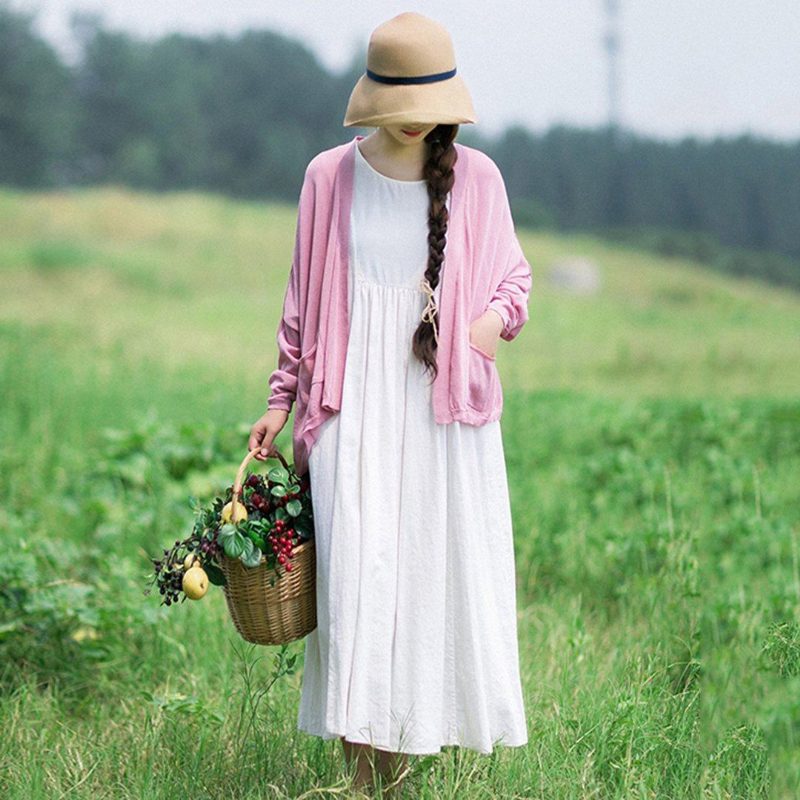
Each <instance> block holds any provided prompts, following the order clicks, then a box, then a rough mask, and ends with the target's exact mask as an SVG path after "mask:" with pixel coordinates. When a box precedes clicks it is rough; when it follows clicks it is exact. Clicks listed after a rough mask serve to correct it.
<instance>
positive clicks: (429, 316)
mask: <svg viewBox="0 0 800 800" xmlns="http://www.w3.org/2000/svg"><path fill="white" fill-rule="evenodd" d="M419 288H420V289H422V291H423V292H425V294H427V295H428V302H427V303H426V304H425V309H424V310H423V312H422V320H423V322H430V324H431V326H432V327H433V338H434V340H435V341H436V346H437V347H438V346H439V332H438V331H437V330H436V319H435V316H434V315H435V314H436V302H435V301H434V299H433V289H431V285H430V283H429V281H428V279H427V278H423V279H422V280H421V281H420V282H419Z"/></svg>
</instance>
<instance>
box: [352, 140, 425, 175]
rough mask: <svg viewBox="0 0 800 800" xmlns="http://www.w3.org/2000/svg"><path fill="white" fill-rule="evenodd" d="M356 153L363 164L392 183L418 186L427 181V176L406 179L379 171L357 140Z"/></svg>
mask: <svg viewBox="0 0 800 800" xmlns="http://www.w3.org/2000/svg"><path fill="white" fill-rule="evenodd" d="M356 155H357V156H358V159H359V160H360V161H361V163H362V164H364V165H366V167H367V169H368V170H369V171H370V172H372V173H373V174H374V175H377V176H378V177H379V178H382V179H383V180H385V181H390V182H391V183H401V184H404V185H406V186H418V185H419V184H423V183H427V181H426V180H425V178H421V179H420V180H418V181H404V180H401V179H400V178H390V177H389V176H388V175H384V174H383V173H382V172H378V170H376V169H375V167H373V166H372V164H370V163H369V161H367V157H366V156H365V155H364V154H363V153H362V152H361V148H360V147H359V146H358V142H356Z"/></svg>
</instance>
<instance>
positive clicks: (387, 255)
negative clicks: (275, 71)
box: [249, 12, 531, 784]
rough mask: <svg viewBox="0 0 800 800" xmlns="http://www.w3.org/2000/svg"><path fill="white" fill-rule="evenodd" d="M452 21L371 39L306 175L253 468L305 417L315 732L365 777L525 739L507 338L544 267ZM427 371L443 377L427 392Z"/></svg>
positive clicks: (310, 705)
mask: <svg viewBox="0 0 800 800" xmlns="http://www.w3.org/2000/svg"><path fill="white" fill-rule="evenodd" d="M474 121H475V113H474V110H473V108H472V104H471V100H470V96H469V93H468V92H467V89H466V86H465V85H464V83H463V81H462V80H461V78H460V77H459V76H457V75H456V69H455V57H454V51H453V45H452V41H451V39H450V36H449V34H448V32H447V31H446V29H445V28H443V27H442V26H441V25H440V24H439V23H437V22H434V21H433V20H431V19H429V18H427V17H425V16H423V15H421V14H417V13H412V12H407V13H403V14H400V15H398V16H396V17H394V18H392V19H391V20H389V21H388V22H385V23H383V24H382V25H380V26H379V27H378V28H376V29H375V31H373V33H372V36H371V38H370V43H369V50H368V57H367V70H366V73H365V74H364V75H363V76H362V77H361V78H360V79H359V81H358V83H357V84H356V86H355V88H354V89H353V92H352V94H351V96H350V100H349V103H348V107H347V112H346V115H345V120H344V125H345V126H354V125H358V126H371V127H375V128H376V131H375V132H374V133H372V134H370V135H369V136H367V137H364V136H355V137H354V138H353V140H352V141H351V142H348V143H347V144H344V145H339V146H337V147H334V148H331V149H330V150H326V151H324V152H322V153H320V154H318V155H317V156H315V158H314V159H312V161H311V162H310V164H309V166H308V168H307V170H306V176H305V179H304V183H303V189H302V190H301V197H300V206H299V211H298V226H297V237H296V242H295V252H294V258H293V262H292V269H291V272H290V279H289V283H288V285H287V290H286V295H285V297H284V305H283V317H282V320H281V324H280V326H279V330H278V334H277V343H278V348H279V350H278V368H277V369H276V370H275V371H274V372H273V373H272V375H271V376H270V379H269V383H270V387H271V394H270V397H269V399H268V410H267V412H266V414H264V416H263V417H262V418H261V419H260V420H258V422H256V423H255V425H254V426H253V428H252V431H251V436H250V442H249V447H250V449H253V448H255V447H258V446H259V445H261V446H262V450H261V453H260V455H258V456H256V457H257V458H260V459H262V460H263V459H264V458H266V457H268V455H269V454H271V453H272V452H273V441H274V439H275V436H276V435H277V434H278V433H279V432H280V430H281V429H282V428H283V426H284V425H285V423H286V420H287V418H288V415H289V412H290V410H291V408H292V406H293V404H294V405H295V409H296V414H295V422H294V431H293V445H294V461H295V468H296V469H297V470H298V473H299V474H304V472H305V471H306V469H307V470H308V472H309V475H310V480H311V494H312V499H313V506H314V519H315V535H316V552H317V618H318V625H317V628H316V629H315V630H314V631H313V632H312V633H311V634H310V635H309V636H308V637H307V639H306V646H305V661H304V672H303V690H302V697H301V701H300V709H299V714H298V727H299V728H300V729H301V730H304V731H306V732H308V733H310V734H313V735H317V736H320V737H322V738H325V739H331V738H334V737H338V738H340V739H341V741H342V745H343V748H344V751H345V757H346V759H347V761H348V763H352V762H353V761H356V767H357V775H358V780H359V782H360V783H361V784H366V783H368V782H369V781H370V767H371V765H372V764H375V763H376V762H377V768H378V770H379V771H380V772H381V774H382V775H383V776H384V777H385V778H387V777H388V778H391V777H392V776H396V775H397V773H398V772H399V771H400V769H401V768H403V767H404V766H405V763H406V756H407V755H408V754H421V753H436V752H439V751H440V749H441V747H442V746H446V745H459V746H463V747H469V748H471V749H474V750H477V751H479V752H482V753H488V752H491V751H492V745H493V744H496V743H502V744H506V745H509V746H519V745H523V744H525V743H526V742H527V727H526V720H525V713H524V707H523V697H522V689H521V682H520V674H519V662H518V646H517V629H516V595H515V580H514V554H513V539H512V524H511V513H510V506H509V495H508V486H507V478H506V471H505V460H504V452H503V441H502V437H501V431H500V423H499V418H500V414H501V410H502V389H501V386H500V379H499V374H498V372H497V367H496V362H495V354H496V349H497V345H498V341H499V339H501V338H502V339H505V340H507V341H510V340H512V339H513V338H515V337H516V336H517V334H518V333H519V331H520V329H521V328H522V327H523V325H524V324H525V322H526V321H527V318H528V314H527V302H528V295H529V292H530V288H531V270H530V266H529V264H528V262H527V261H526V260H525V257H524V255H523V253H522V250H521V248H520V246H519V242H518V240H517V237H516V234H515V232H514V227H513V221H512V219H511V214H510V209H509V205H508V198H507V196H506V192H505V186H504V183H503V180H502V177H501V176H500V173H499V170H498V169H497V167H496V165H495V164H494V162H493V161H492V160H491V159H490V158H489V157H488V156H486V155H485V154H484V153H482V152H480V151H479V150H477V149H474V148H469V147H465V146H463V145H460V144H456V143H455V142H454V139H455V137H456V134H457V131H458V125H459V124H460V123H462V122H474ZM429 376H432V378H433V379H432V380H430V379H429Z"/></svg>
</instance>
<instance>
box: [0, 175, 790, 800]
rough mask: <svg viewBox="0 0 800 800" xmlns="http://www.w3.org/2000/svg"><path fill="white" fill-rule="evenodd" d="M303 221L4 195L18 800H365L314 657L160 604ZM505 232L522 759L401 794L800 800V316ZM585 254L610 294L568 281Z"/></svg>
mask: <svg viewBox="0 0 800 800" xmlns="http://www.w3.org/2000/svg"><path fill="white" fill-rule="evenodd" d="M294 224H295V209H294V208H293V207H291V206H278V205H265V204H261V203H240V202H232V201H229V200H226V199H223V198H218V197H214V196H208V195H202V194H187V193H178V194H166V195H160V196H156V195H151V194H140V193H135V192H130V191H127V190H123V189H116V188H107V189H98V190H84V191H77V192H67V193H52V192H49V193H25V192H15V191H8V190H5V191H2V192H0V381H1V382H2V387H3V404H2V412H1V413H0V426H2V447H0V489H2V497H3V498H4V502H3V503H2V504H1V505H0V544H1V545H2V550H3V555H2V557H1V558H0V726H1V727H0V730H2V732H3V735H2V737H0V796H1V797H3V798H4V800H37V799H38V798H47V799H48V800H51V798H70V799H71V798H92V800H105V799H106V798H109V799H111V798H115V799H116V798H136V799H137V800H140V799H142V798H144V799H145V800H151V798H152V800H156V799H159V800H160V798H165V799H166V798H170V799H171V798H175V797H184V796H188V797H191V798H192V800H202V799H203V798H209V799H211V798H257V797H258V798H297V797H308V798H310V797H339V796H346V795H347V791H346V785H347V782H346V778H345V775H344V771H343V758H342V753H341V747H340V745H339V744H338V743H337V742H325V743H323V742H322V741H321V740H318V739H315V738H313V737H310V736H307V735H306V734H304V733H301V732H299V731H297V730H296V727H295V719H296V711H297V703H298V699H299V693H300V686H301V678H302V656H301V654H302V642H295V643H293V644H292V645H290V647H289V652H290V653H296V654H298V660H297V664H296V668H295V669H294V670H293V671H291V670H290V671H288V672H285V663H284V662H282V661H281V660H280V659H279V655H280V653H279V648H263V647H257V646H253V645H248V644H247V643H245V642H244V641H243V640H242V639H241V638H239V636H238V634H237V633H236V631H235V629H234V628H233V625H232V623H231V621H230V619H229V617H228V615H227V609H226V607H225V602H224V598H223V596H222V592H221V591H220V590H219V589H217V588H216V587H212V589H211V590H210V592H209V595H208V596H207V597H206V598H204V599H203V601H201V602H199V603H186V604H183V605H181V607H180V608H177V609H175V608H166V607H160V606H159V602H158V595H157V594H156V595H149V596H144V594H143V589H144V586H145V578H146V576H147V574H148V572H149V569H150V564H149V561H148V556H149V555H154V556H155V555H157V554H159V552H160V549H161V548H163V547H164V546H167V545H169V544H170V543H171V542H172V541H174V540H175V539H177V538H184V537H185V536H186V535H188V533H189V531H190V527H191V523H192V520H193V516H192V511H191V508H190V506H189V497H190V496H194V497H199V498H201V499H205V498H208V497H210V496H213V495H214V494H216V493H217V492H219V491H221V490H222V489H223V487H224V486H225V485H229V484H230V483H231V482H232V480H233V477H234V474H235V472H236V467H237V465H238V463H239V462H240V461H241V459H242V457H243V456H244V454H245V449H246V445H247V434H248V430H249V427H250V425H251V424H252V422H254V421H255V419H257V418H258V416H260V415H261V413H263V410H264V407H265V401H266V397H267V391H268V385H267V378H268V376H269V373H270V372H271V371H272V369H274V366H275V364H276V357H277V354H276V345H275V331H276V328H277V324H278V320H279V316H280V310H281V302H282V298H283V291H284V288H285V284H286V278H287V275H288V269H289V264H290V260H291V247H292V244H293V240H294ZM520 239H521V241H522V244H523V246H524V248H525V251H526V253H527V255H528V257H529V260H530V262H531V264H532V266H533V273H534V289H533V294H532V296H531V302H530V321H529V322H528V324H527V326H526V328H525V329H524V330H523V332H522V333H521V334H520V336H519V337H518V338H517V339H516V340H515V341H513V342H510V343H505V342H501V343H500V348H499V354H498V365H499V368H500V370H501V374H502V378H503V385H504V390H505V410H504V414H503V422H502V426H503V434H504V442H505V449H506V457H507V464H508V472H509V480H510V486H511V491H512V507H513V511H514V521H515V546H516V554H517V587H518V592H517V597H518V607H519V637H520V657H521V665H522V670H523V680H524V690H525V699H526V708H527V711H528V723H529V733H530V742H529V744H528V746H527V747H524V748H516V749H512V748H502V747H498V748H496V750H495V752H494V753H493V754H492V755H491V756H481V755H479V754H477V753H473V752H472V751H463V750H459V749H457V748H446V749H445V750H444V751H443V752H442V753H441V754H440V755H438V756H431V757H422V758H416V759H412V760H411V762H410V763H411V765H412V767H413V772H412V774H411V776H410V777H409V778H408V782H407V787H408V795H407V796H409V797H422V798H459V800H460V798H492V797H508V798H542V799H545V798H546V799H547V800H561V799H562V798H565V799H566V798H597V799H598V800H600V799H601V798H602V799H603V800H605V798H698V799H700V798H702V800H708V799H710V798H714V799H716V798H766V797H775V798H787V800H788V799H789V798H796V797H798V796H800V624H798V623H799V622H800V620H799V619H798V613H799V612H800V511H799V509H800V503H799V501H800V480H798V477H799V476H800V296H798V295H796V294H793V293H791V292H789V291H787V290H785V289H776V288H772V287H768V286H764V285H762V284H759V283H756V282H750V281H743V280H732V279H727V278H725V277H722V276H720V275H719V274H717V273H713V272H710V271H704V270H702V269H700V268H698V267H696V266H695V265H692V264H691V263H686V262H682V261H677V260H665V259H658V258H655V257H653V256H649V255H646V254H643V253H640V252H636V251H634V250H628V249H625V248H621V247H614V246H611V245H608V244H604V243H602V242H599V241H596V240H594V239H592V238H590V237H586V236H556V235H552V234H545V233H536V234H533V233H527V232H521V233H520ZM574 255H583V256H589V257H591V258H592V259H594V260H595V261H596V262H597V263H598V264H599V266H600V269H601V274H602V279H603V286H602V290H601V291H600V293H599V294H596V295H592V296H573V295H570V294H567V293H565V292H563V291H562V290H559V289H557V288H555V287H553V286H552V285H550V284H549V282H548V278H547V270H548V266H549V265H550V264H551V263H553V261H554V260H556V259H558V258H560V257H563V256H574ZM290 427H291V420H290V422H289V424H288V425H287V427H286V429H284V431H283V432H282V433H281V436H280V437H279V439H278V442H277V443H278V445H279V447H280V448H281V450H282V452H284V454H286V455H287V456H288V457H289V458H291V438H290ZM268 463H270V462H268ZM476 557H481V556H480V555H479V554H476Z"/></svg>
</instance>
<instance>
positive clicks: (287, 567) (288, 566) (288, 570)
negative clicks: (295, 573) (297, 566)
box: [286, 564, 292, 572]
mask: <svg viewBox="0 0 800 800" xmlns="http://www.w3.org/2000/svg"><path fill="white" fill-rule="evenodd" d="M286 571H287V572H291V571H292V565H291V564H287V565H286Z"/></svg>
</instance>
